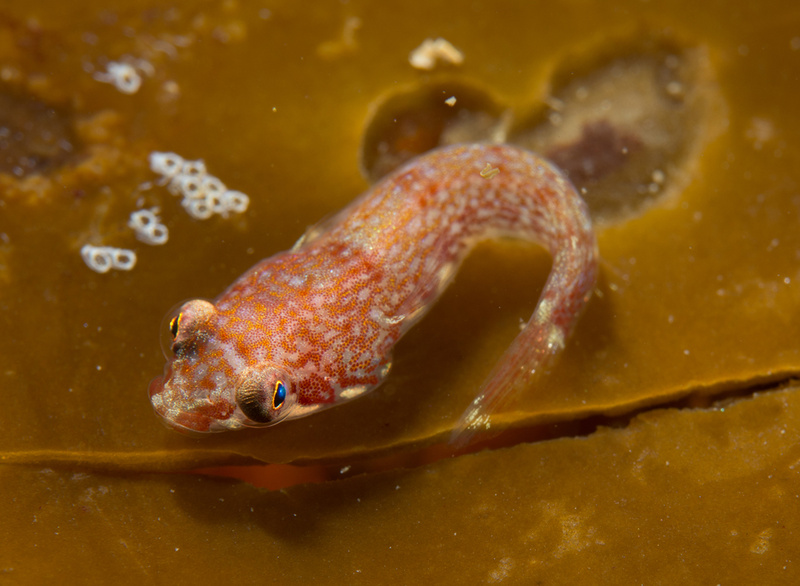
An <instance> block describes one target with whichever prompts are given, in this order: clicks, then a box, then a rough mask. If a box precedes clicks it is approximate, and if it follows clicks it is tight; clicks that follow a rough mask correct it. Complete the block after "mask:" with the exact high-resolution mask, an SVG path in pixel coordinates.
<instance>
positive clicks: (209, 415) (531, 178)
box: [150, 145, 598, 443]
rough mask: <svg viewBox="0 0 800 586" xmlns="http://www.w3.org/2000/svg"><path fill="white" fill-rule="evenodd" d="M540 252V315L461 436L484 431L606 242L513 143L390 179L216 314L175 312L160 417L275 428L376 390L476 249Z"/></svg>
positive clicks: (256, 272) (575, 314)
mask: <svg viewBox="0 0 800 586" xmlns="http://www.w3.org/2000/svg"><path fill="white" fill-rule="evenodd" d="M499 237H513V238H521V239H525V240H530V241H534V242H536V243H539V244H541V245H543V246H544V247H545V248H547V250H548V251H549V252H550V254H551V255H552V258H553V264H552V269H551V272H550V275H549V276H548V278H547V283H546V285H545V287H544V290H543V291H542V294H541V297H540V298H539V301H538V304H537V305H536V309H535V310H534V312H533V315H532V316H531V318H530V320H529V321H528V323H527V324H526V325H525V326H524V328H523V330H522V332H521V333H520V334H518V335H517V337H516V339H515V340H514V341H513V343H512V344H511V346H510V347H509V348H508V350H507V351H506V352H505V354H504V355H503V356H502V358H501V359H500V361H499V362H498V364H497V365H496V367H495V368H494V370H493V371H492V372H491V373H490V375H489V376H488V378H487V379H486V381H485V383H484V384H483V386H482V387H480V388H478V389H476V398H475V400H474V401H473V402H472V403H471V405H470V406H469V408H468V409H467V410H466V412H465V413H464V414H463V416H462V417H461V420H460V421H459V423H458V424H457V425H456V428H455V430H456V431H455V434H456V435H455V436H454V438H456V439H455V441H457V442H458V443H463V441H464V439H465V438H466V439H469V438H470V437H472V436H473V435H474V434H475V433H479V432H482V431H485V430H487V429H488V428H489V427H490V423H491V414H492V413H493V412H494V411H496V410H497V408H498V407H499V406H500V405H502V404H503V403H504V402H505V401H506V400H507V399H508V398H509V397H511V396H513V395H515V394H517V393H520V392H525V391H527V390H530V388H531V386H532V384H533V383H535V379H536V378H537V377H538V376H541V374H542V371H543V370H545V369H547V368H548V366H550V365H551V362H552V360H553V359H554V358H555V357H556V356H557V355H558V354H559V353H560V352H561V351H562V349H563V348H564V344H565V343H566V341H567V339H568V338H569V336H570V334H571V332H572V330H573V328H574V326H575V323H576V322H577V320H578V319H579V317H580V314H581V312H582V310H583V308H584V306H585V305H586V303H587V301H588V300H589V298H590V296H591V294H592V289H593V287H594V283H595V279H596V275H597V259H598V255H597V243H596V239H595V235H594V232H593V230H592V224H591V220H590V218H589V214H588V212H587V209H586V205H585V203H584V202H583V200H582V199H581V198H580V196H579V195H578V194H577V192H576V191H575V188H574V187H573V186H572V184H571V183H570V182H569V181H568V180H567V179H566V178H565V177H564V175H562V173H561V172H560V171H559V170H558V169H556V168H555V167H554V166H553V165H551V164H550V163H548V162H547V161H545V160H543V159H541V158H539V157H538V156H536V155H534V154H532V153H530V152H527V151H525V150H522V149H520V148H516V147H513V146H507V145H464V146H452V147H446V148H440V149H437V150H434V151H431V152H429V153H427V154H424V155H422V156H420V157H418V158H417V159H415V160H413V161H411V162H409V163H408V164H406V165H405V166H404V167H402V168H400V169H398V170H396V171H395V172H393V173H392V174H391V175H389V176H388V177H386V178H384V179H383V180H381V181H380V182H379V183H378V184H376V185H375V186H374V187H372V188H371V189H370V190H369V191H367V192H366V193H365V194H363V195H362V196H361V197H359V198H358V199H357V200H355V201H354V202H353V203H352V204H350V205H349V206H348V207H346V208H345V209H344V210H343V211H341V212H340V213H338V214H337V215H335V216H334V217H333V218H331V220H329V221H328V222H326V223H325V224H324V225H322V226H320V227H318V228H314V229H311V230H310V231H309V232H308V233H307V234H306V235H305V236H303V237H302V238H301V239H300V241H299V242H298V243H297V244H296V245H295V246H294V248H292V250H289V251H287V252H281V253H279V254H276V255H275V256H272V257H270V258H267V259H266V260H262V261H261V262H259V263H258V264H256V265H255V266H254V267H252V268H251V269H250V270H248V271H247V272H246V273H244V274H243V275H242V276H241V277H240V278H239V279H238V280H237V281H235V282H234V283H233V284H232V285H231V286H230V287H229V288H228V289H227V290H226V291H225V292H224V293H223V294H222V295H220V296H219V297H218V298H217V299H216V300H215V301H214V302H213V303H212V302H209V301H205V300H194V301H189V302H187V303H184V304H183V305H182V306H180V308H179V309H178V310H177V311H175V312H174V313H173V314H171V315H169V316H167V323H168V328H169V335H170V336H171V341H170V342H169V343H168V346H169V348H167V349H166V350H169V352H166V354H168V356H167V360H168V361H167V365H166V367H165V371H164V375H163V376H161V377H158V378H156V379H154V380H153V381H152V382H151V383H150V400H151V402H152V404H153V407H154V408H155V410H156V412H157V413H158V414H159V415H160V416H161V417H162V418H164V420H165V421H166V422H167V423H169V424H170V425H171V426H173V427H175V428H177V429H179V430H188V431H198V432H215V431H225V430H235V429H240V428H247V427H263V426H270V425H274V424H276V423H278V422H280V421H288V420H291V419H296V418H298V417H305V416H306V415H308V414H310V413H313V412H316V411H319V410H322V409H327V408H328V407H333V406H334V405H339V404H341V403H343V402H345V401H349V400H350V399H353V398H355V397H358V396H360V395H363V394H364V393H367V392H369V391H371V390H373V389H375V388H376V387H377V386H379V385H380V384H381V383H382V382H383V381H384V380H385V379H386V377H387V375H388V374H389V370H390V368H391V364H392V358H391V353H392V347H393V346H394V345H395V343H396V342H397V341H398V340H399V339H400V338H401V337H402V336H403V334H405V333H406V332H407V331H408V329H409V328H410V327H411V326H413V325H414V324H415V323H417V321H419V320H420V319H421V318H422V316H423V315H424V314H425V313H426V312H427V311H428V310H429V309H430V308H431V306H432V305H433V303H434V301H436V299H437V298H438V297H439V295H440V294H441V293H442V291H443V290H444V289H445V288H446V287H447V285H448V284H449V283H450V281H451V280H452V278H453V275H454V273H455V271H456V270H457V268H458V266H459V264H460V263H461V261H462V260H463V259H464V257H465V256H466V255H467V254H468V252H469V251H470V249H471V248H472V247H473V246H474V245H475V243H477V242H478V241H480V240H484V239H488V238H499Z"/></svg>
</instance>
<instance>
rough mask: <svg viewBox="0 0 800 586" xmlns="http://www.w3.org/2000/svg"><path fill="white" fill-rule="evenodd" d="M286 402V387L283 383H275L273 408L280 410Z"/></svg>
mask: <svg viewBox="0 0 800 586" xmlns="http://www.w3.org/2000/svg"><path fill="white" fill-rule="evenodd" d="M285 400H286V386H285V385H284V384H283V383H282V382H281V381H278V382H276V383H275V390H274V391H272V408H273V409H280V408H281V405H283V402H284V401H285Z"/></svg>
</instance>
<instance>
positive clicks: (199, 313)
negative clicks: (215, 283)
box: [160, 299, 217, 360]
mask: <svg viewBox="0 0 800 586" xmlns="http://www.w3.org/2000/svg"><path fill="white" fill-rule="evenodd" d="M216 311H217V310H216V308H215V307H214V305H213V304H212V303H210V302H208V301H206V300H204V299H192V300H189V301H186V302H182V303H178V304H177V305H174V306H172V309H170V310H169V312H168V313H167V315H165V316H164V319H163V320H162V321H161V330H160V339H161V350H162V351H163V352H164V356H165V357H166V358H167V360H171V359H172V358H175V357H176V356H178V355H180V354H181V353H182V352H185V351H187V349H191V348H193V347H194V345H195V344H196V343H197V342H198V341H200V340H202V339H203V336H205V335H206V334H207V332H208V331H210V330H211V329H213V323H214V319H215V317H216Z"/></svg>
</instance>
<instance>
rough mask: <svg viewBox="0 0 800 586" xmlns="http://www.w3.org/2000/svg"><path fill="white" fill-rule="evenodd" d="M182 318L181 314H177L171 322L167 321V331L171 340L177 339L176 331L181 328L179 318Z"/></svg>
mask: <svg viewBox="0 0 800 586" xmlns="http://www.w3.org/2000/svg"><path fill="white" fill-rule="evenodd" d="M182 317H183V312H181V313H179V314H178V315H176V316H175V317H173V318H172V319H171V320H169V331H170V333H171V334H172V339H173V340H174V339H175V338H177V337H178V330H179V329H180V327H181V318H182Z"/></svg>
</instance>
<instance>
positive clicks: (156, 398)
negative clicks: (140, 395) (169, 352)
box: [148, 368, 237, 435]
mask: <svg viewBox="0 0 800 586" xmlns="http://www.w3.org/2000/svg"><path fill="white" fill-rule="evenodd" d="M171 382H172V372H171V369H170V368H168V369H167V372H166V373H165V374H164V375H162V376H157V377H155V378H154V379H153V380H152V381H150V385H149V387H148V393H149V395H150V404H151V405H152V406H153V409H154V410H155V412H156V413H157V414H158V416H159V419H160V420H161V421H162V422H163V423H164V424H165V425H166V426H167V427H169V428H170V429H174V430H176V431H179V432H181V433H183V434H187V435H196V434H205V433H213V432H220V431H227V430H229V429H232V428H235V427H237V426H236V425H235V424H233V422H232V421H230V419H231V415H232V414H233V411H234V409H233V407H232V406H231V405H229V404H228V403H226V402H219V403H213V402H211V401H210V400H208V399H205V400H203V399H199V400H198V399H197V398H193V397H191V396H188V397H187V396H183V393H180V392H179V391H178V390H177V389H175V388H173V386H172V384H171Z"/></svg>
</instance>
